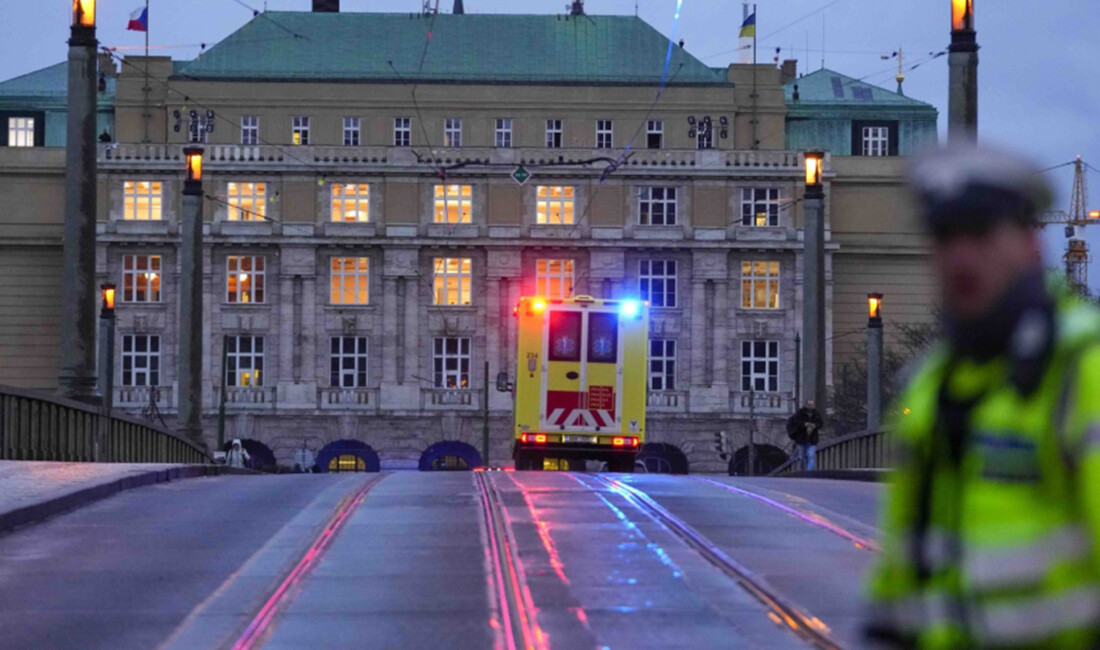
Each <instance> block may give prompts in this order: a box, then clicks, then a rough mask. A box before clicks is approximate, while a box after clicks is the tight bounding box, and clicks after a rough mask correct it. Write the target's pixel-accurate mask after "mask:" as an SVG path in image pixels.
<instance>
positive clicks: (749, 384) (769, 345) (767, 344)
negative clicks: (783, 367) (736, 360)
mask: <svg viewBox="0 0 1100 650" xmlns="http://www.w3.org/2000/svg"><path fill="white" fill-rule="evenodd" d="M761 350H762V351H763V354H762V355H759V356H758V353H759V352H760V351H761ZM760 364H763V369H762V370H761V366H760ZM761 385H763V388H758V386H761ZM741 390H742V391H744V392H746V393H747V392H749V391H754V392H757V393H778V392H779V341H775V340H764V339H761V340H745V341H741Z"/></svg>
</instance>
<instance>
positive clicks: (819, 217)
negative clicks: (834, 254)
mask: <svg viewBox="0 0 1100 650" xmlns="http://www.w3.org/2000/svg"><path fill="white" fill-rule="evenodd" d="M803 210H804V212H805V215H806V227H805V231H804V233H803V250H802V263H803V269H802V276H803V279H804V281H803V292H802V351H803V355H802V378H801V379H802V400H803V401H805V400H809V399H812V400H814V402H815V403H816V407H817V408H818V409H821V410H824V409H825V193H824V190H823V189H822V186H821V184H820V183H819V184H816V185H807V186H806V195H805V201H804V207H803Z"/></svg>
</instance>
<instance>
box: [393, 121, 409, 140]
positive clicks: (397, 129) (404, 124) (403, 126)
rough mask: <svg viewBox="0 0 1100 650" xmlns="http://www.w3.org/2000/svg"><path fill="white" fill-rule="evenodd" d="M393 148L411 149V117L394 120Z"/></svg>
mask: <svg viewBox="0 0 1100 650" xmlns="http://www.w3.org/2000/svg"><path fill="white" fill-rule="evenodd" d="M393 146H395V147H411V146H412V118H409V117H395V118H393Z"/></svg>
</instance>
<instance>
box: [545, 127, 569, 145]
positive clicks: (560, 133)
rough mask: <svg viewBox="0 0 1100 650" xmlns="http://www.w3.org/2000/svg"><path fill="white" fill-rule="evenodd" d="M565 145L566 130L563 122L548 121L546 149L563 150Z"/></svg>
mask: <svg viewBox="0 0 1100 650" xmlns="http://www.w3.org/2000/svg"><path fill="white" fill-rule="evenodd" d="M564 144H565V130H564V129H563V128H562V123H561V120H546V148H547V149H561V148H562V146H563V145H564Z"/></svg>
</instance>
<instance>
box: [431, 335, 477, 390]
mask: <svg viewBox="0 0 1100 650" xmlns="http://www.w3.org/2000/svg"><path fill="white" fill-rule="evenodd" d="M432 363H433V367H434V373H433V374H434V378H433V384H434V386H435V387H436V388H469V387H470V339H469V338H466V337H455V336H447V337H437V338H436V339H435V350H434V354H433V355H432Z"/></svg>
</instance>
